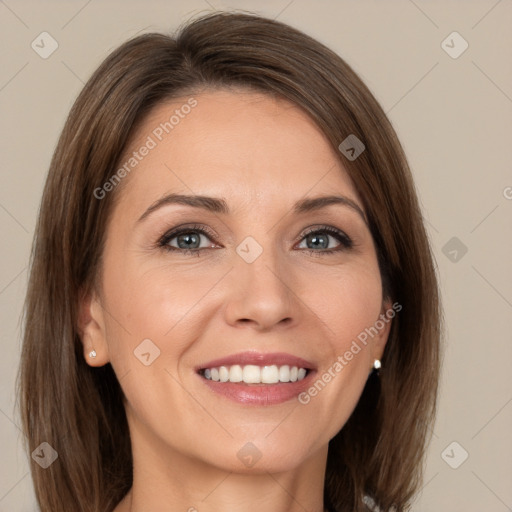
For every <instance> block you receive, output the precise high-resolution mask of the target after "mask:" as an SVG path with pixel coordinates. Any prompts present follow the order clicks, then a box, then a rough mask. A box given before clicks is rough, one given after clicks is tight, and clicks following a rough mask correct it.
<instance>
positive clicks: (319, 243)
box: [308, 234, 329, 249]
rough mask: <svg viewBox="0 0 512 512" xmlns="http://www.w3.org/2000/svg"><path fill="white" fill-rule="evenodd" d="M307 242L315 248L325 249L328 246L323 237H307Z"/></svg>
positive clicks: (326, 240) (325, 238) (327, 241)
mask: <svg viewBox="0 0 512 512" xmlns="http://www.w3.org/2000/svg"><path fill="white" fill-rule="evenodd" d="M308 241H309V242H311V243H312V244H313V245H314V246H315V247H320V248H321V249H327V247H328V246H329V239H328V237H327V236H325V235H316V234H313V235H309V236H308Z"/></svg>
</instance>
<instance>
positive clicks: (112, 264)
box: [104, 257, 219, 371]
mask: <svg viewBox="0 0 512 512" xmlns="http://www.w3.org/2000/svg"><path fill="white" fill-rule="evenodd" d="M104 276H105V280H104V291H105V296H106V297H107V299H108V311H109V313H110V314H107V315H106V316H107V327H108V328H107V342H108V345H109V351H110V357H111V360H112V364H113V365H114V367H115V366H116V365H117V366H118V367H119V368H120V370H123V371H127V369H126V368H125V367H128V368H132V369H133V367H135V369H137V368H138V364H139V363H138V362H137V360H136V359H134V355H135V354H134V351H135V352H137V350H138V347H139V345H140V344H141V342H143V340H146V339H150V340H151V341H152V342H153V343H154V344H155V346H156V347H157V348H158V350H159V351H160V354H159V356H158V357H159V363H160V365H162V364H165V367H166V368H175V367H176V365H177V363H178V362H179V358H180V357H181V356H182V355H183V354H184V353H185V352H186V350H187V348H188V347H189V346H190V345H192V344H193V341H194V340H195V339H197V338H198V337H199V336H200V333H201V327H202V326H203V325H204V324H205V322H206V321H207V319H208V315H207V312H206V310H205V306H204V305H205V304H207V303H208V302H209V301H211V299H212V296H214V290H213V288H214V286H215V284H216V282H217V281H218V280H219V277H218V275H217V274H216V273H213V272H208V271H206V270H205V267H204V264H203V265H201V264H198V265H196V266H195V268H194V267H193V266H190V267H189V268H188V269H186V270H183V269H182V270H180V271H179V272H178V271H177V270H176V268H174V269H173V268H172V266H171V265H169V264H162V265H161V266H158V265H157V266H155V265H153V266H152V267H150V268H147V265H146V266H145V265H144V264H139V263H138V260H137V258H133V260H132V261H123V260H121V259H116V258H113V257H112V258H110V259H105V272H104ZM203 299H205V300H204V301H203ZM155 351H156V349H155Z"/></svg>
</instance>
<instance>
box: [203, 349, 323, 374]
mask: <svg viewBox="0 0 512 512" xmlns="http://www.w3.org/2000/svg"><path fill="white" fill-rule="evenodd" d="M233 365H240V366H245V365H254V366H272V365H276V366H284V365H288V366H290V368H291V367H293V366H296V367H297V368H305V369H306V370H314V369H315V366H314V365H313V363H311V362H310V361H307V360H306V359H302V358H301V357H297V356H294V355H291V354H286V353H284V352H274V353H269V354H263V353H260V352H242V353H240V354H232V355H230V356H227V357H223V358H220V359H215V360H213V361H208V362H207V363H205V364H202V365H200V366H197V367H196V371H200V370H205V369H207V368H220V367H221V366H233Z"/></svg>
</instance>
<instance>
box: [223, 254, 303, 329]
mask: <svg viewBox="0 0 512 512" xmlns="http://www.w3.org/2000/svg"><path fill="white" fill-rule="evenodd" d="M292 281H293V278H292V273H291V272H289V271H288V272H286V271H285V269H284V268H283V262H280V261H278V255H275V254H270V251H263V254H262V255H261V256H260V257H259V258H257V259H256V261H253V262H252V263H247V262H246V261H244V260H243V259H242V258H240V257H238V256H236V259H235V262H234V268H233V269H232V271H231V272H230V282H229V284H228V286H229V291H228V293H227V297H226V302H225V308H224V311H225V318H226V321H227V323H228V324H229V325H232V326H234V327H244V326H251V327H252V328H254V329H256V330H258V331H268V330H271V329H274V328H276V327H277V326H280V327H285V326H291V325H292V324H293V323H295V321H296V320H297V317H298V314H297V313H298V311H297V310H298V307H299V304H298V298H297V296H296V295H295V293H294V291H293V282H292Z"/></svg>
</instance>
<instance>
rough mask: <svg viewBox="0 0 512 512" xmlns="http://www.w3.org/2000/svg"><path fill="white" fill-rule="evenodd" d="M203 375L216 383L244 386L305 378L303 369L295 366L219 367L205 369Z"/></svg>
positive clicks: (237, 365)
mask: <svg viewBox="0 0 512 512" xmlns="http://www.w3.org/2000/svg"><path fill="white" fill-rule="evenodd" d="M203 375H204V377H205V378H206V379H208V380H214V381H217V382H245V383H246V384H260V383H262V384H276V383H277V382H296V381H298V380H302V379H303V378H304V377H305V376H306V369H305V368H298V367H297V366H292V367H290V366H288V365H287V364H285V365H283V366H276V365H271V366H256V365H253V364H247V365H245V366H240V365H239V364H235V365H233V366H221V367H219V368H206V369H205V370H204V371H203Z"/></svg>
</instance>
